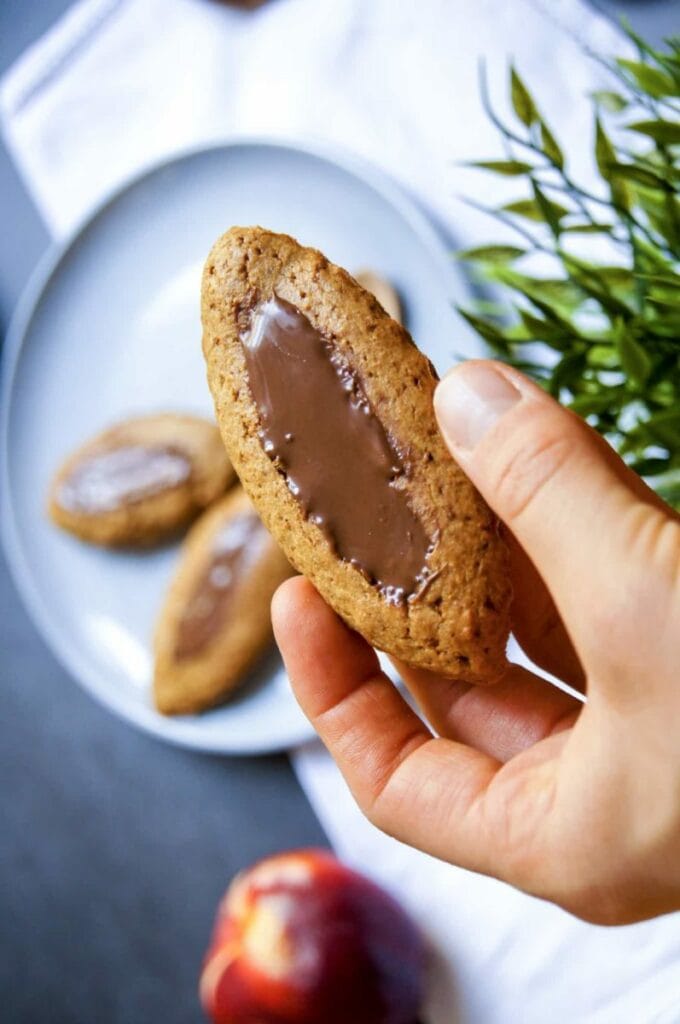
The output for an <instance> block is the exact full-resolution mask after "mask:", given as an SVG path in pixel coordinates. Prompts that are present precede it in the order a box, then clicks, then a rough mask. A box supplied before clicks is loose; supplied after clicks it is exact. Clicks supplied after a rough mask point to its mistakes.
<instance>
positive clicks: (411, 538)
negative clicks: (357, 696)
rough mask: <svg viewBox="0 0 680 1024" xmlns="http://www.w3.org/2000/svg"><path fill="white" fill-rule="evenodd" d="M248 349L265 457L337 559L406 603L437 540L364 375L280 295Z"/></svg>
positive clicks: (245, 337) (261, 317) (253, 325)
mask: <svg viewBox="0 0 680 1024" xmlns="http://www.w3.org/2000/svg"><path fill="white" fill-rule="evenodd" d="M241 341H242V342H243V347H244V352H245V357H246V365H247V369H248V378H249V382H250V390H251V393H252V395H253V399H254V401H255V404H256V406H257V408H258V411H259V414H260V423H261V430H260V438H261V440H262V444H263V447H264V450H265V452H266V453H267V455H268V456H269V457H270V459H272V461H273V462H274V463H275V464H276V466H277V468H278V469H279V470H280V471H281V472H282V473H283V474H284V475H285V479H286V482H287V484H288V488H289V489H290V491H291V493H292V494H293V495H295V497H296V499H297V500H298V502H299V503H300V505H301V507H302V509H303V510H304V513H305V516H306V517H307V519H309V520H310V521H311V522H313V523H315V524H316V525H317V526H318V527H319V528H320V529H321V530H322V532H323V533H324V535H325V536H326V538H327V540H328V542H329V543H330V545H331V548H332V550H333V551H334V552H335V553H336V555H337V556H338V557H339V558H341V559H343V560H344V561H346V562H350V563H351V564H352V565H354V566H355V567H356V568H357V569H358V570H360V571H361V572H362V573H363V574H364V576H365V577H366V578H367V579H368V580H369V581H370V582H371V583H372V584H374V585H376V586H377V587H378V588H379V589H380V591H381V592H382V594H383V595H384V597H385V598H386V599H387V600H388V601H389V602H390V603H393V604H401V603H402V602H403V601H404V600H405V599H406V598H407V597H410V596H411V595H414V594H416V593H417V591H418V589H419V588H420V587H421V586H422V585H423V583H424V582H425V580H426V579H427V576H428V569H427V565H426V563H427V557H428V554H429V552H430V550H431V547H432V541H431V539H430V538H429V537H428V536H427V534H426V532H425V529H424V527H423V525H422V523H421V522H420V521H419V519H418V518H417V517H416V516H415V514H414V513H413V511H412V509H411V508H410V506H409V503H408V500H407V496H406V494H405V492H404V490H403V484H404V483H405V481H406V479H407V478H408V465H407V463H406V460H405V457H404V455H403V453H402V452H400V451H399V450H398V448H397V446H396V445H395V444H394V443H393V442H392V441H391V440H390V439H389V438H388V436H387V434H386V433H385V429H384V427H383V425H382V423H381V422H380V420H379V419H378V417H377V416H376V415H375V413H374V412H373V410H372V408H371V406H370V403H369V401H368V399H367V397H366V394H365V392H364V390H363V387H362V384H361V381H360V379H359V377H358V375H357V373H356V372H355V371H354V370H353V369H352V367H351V366H350V365H349V363H348V362H347V359H346V358H345V356H344V355H343V353H342V352H341V351H340V350H339V348H338V347H337V346H336V345H334V344H333V341H332V340H331V339H329V338H326V337H324V336H323V335H322V334H321V333H320V332H319V331H317V330H315V329H314V328H313V327H312V325H311V323H310V322H309V320H308V319H307V318H306V317H305V316H304V314H303V313H301V312H300V310H298V309H296V308H295V306H293V305H291V303H289V302H286V301H285V300H283V299H280V298H279V297H278V296H274V297H273V298H271V299H269V300H268V301H267V302H264V303H262V304H261V305H259V306H258V307H256V308H255V310H254V311H253V314H252V318H251V322H250V325H249V327H248V328H247V330H246V331H245V332H244V333H243V334H242V335H241Z"/></svg>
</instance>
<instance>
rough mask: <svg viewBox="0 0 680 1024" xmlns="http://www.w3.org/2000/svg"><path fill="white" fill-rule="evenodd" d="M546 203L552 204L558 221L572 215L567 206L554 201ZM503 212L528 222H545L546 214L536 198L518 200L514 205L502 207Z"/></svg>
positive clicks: (507, 204)
mask: <svg viewBox="0 0 680 1024" xmlns="http://www.w3.org/2000/svg"><path fill="white" fill-rule="evenodd" d="M544 198H545V196H544ZM545 201H546V203H549V204H550V207H551V210H552V216H553V217H554V218H555V219H556V220H557V221H560V220H561V219H562V217H566V216H567V215H568V214H569V213H571V210H568V209H567V208H566V206H560V204H559V203H555V202H553V201H552V199H546V200H545ZM501 210H504V211H505V212H506V213H514V214H515V215H516V216H517V217H525V218H526V219H527V220H535V221H545V212H544V210H543V208H542V207H541V206H539V204H538V202H537V201H536V199H535V198H534V199H518V200H517V201H516V202H514V203H506V205H505V206H501Z"/></svg>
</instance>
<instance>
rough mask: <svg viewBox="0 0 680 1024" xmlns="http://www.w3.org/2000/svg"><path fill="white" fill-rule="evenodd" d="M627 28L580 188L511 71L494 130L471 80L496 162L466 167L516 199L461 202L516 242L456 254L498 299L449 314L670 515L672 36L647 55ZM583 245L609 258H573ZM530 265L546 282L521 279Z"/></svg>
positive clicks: (676, 416) (679, 345) (528, 275)
mask: <svg viewBox="0 0 680 1024" xmlns="http://www.w3.org/2000/svg"><path fill="white" fill-rule="evenodd" d="M627 31H628V34H629V36H630V38H631V39H632V40H633V42H634V44H635V46H636V48H637V51H638V59H637V60H627V59H622V58H621V59H618V60H615V61H613V62H611V63H608V65H607V66H608V67H609V68H610V70H611V73H612V74H613V75H614V76H615V81H616V87H615V89H612V90H611V91H607V92H600V93H596V94H594V96H593V98H592V99H593V103H594V107H595V110H594V157H595V165H596V168H597V171H598V173H599V177H600V179H601V180H600V182H599V183H598V184H597V185H596V186H595V187H594V188H586V187H584V186H583V185H582V184H580V183H579V182H577V181H575V180H574V179H573V178H572V176H571V173H570V168H569V161H568V159H567V156H566V155H565V152H564V151H563V149H562V147H561V146H560V144H559V142H558V140H557V139H556V137H555V135H554V134H553V132H552V130H551V129H550V128H549V126H548V125H547V124H546V122H545V120H544V118H543V116H542V114H541V113H540V107H539V105H538V104H537V103H536V101H535V100H534V97H533V96H532V95H531V93H530V92H529V90H528V89H527V87H526V85H525V84H524V82H523V81H522V79H521V78H520V76H519V74H518V73H517V71H516V70H515V69H514V68H511V71H510V93H511V101H512V108H513V111H514V121H513V123H512V124H506V123H505V121H503V120H502V119H501V118H500V117H499V116H498V114H497V113H496V111H495V110H494V109H493V107H492V105H491V103H490V101H489V95H488V88H487V83H486V77H485V74H484V71H483V69H482V75H481V90H482V98H483V102H484V106H485V109H486V111H487V113H488V115H489V117H490V118H491V119H492V121H493V123H494V124H495V125H496V127H497V128H498V129H499V131H500V133H501V134H502V137H503V140H504V144H505V150H506V158H505V159H504V160H485V161H479V162H476V163H475V164H473V165H472V166H474V167H478V168H482V169H483V170H485V171H487V172H492V173H494V174H498V175H502V176H505V177H514V178H519V179H522V180H523V181H524V182H525V183H526V185H527V186H528V188H527V190H526V192H525V195H524V196H523V197H521V198H519V199H517V200H516V201H514V202H510V203H505V204H503V205H502V206H500V207H495V208H489V207H485V206H481V205H480V204H478V203H474V202H473V203H472V205H473V206H476V207H477V208H479V209H482V210H484V211H485V212H487V213H490V214H491V215H492V216H493V217H495V218H496V219H497V220H498V221H500V222H502V223H503V224H505V225H507V226H510V227H511V228H512V230H513V231H514V232H515V234H516V236H517V240H518V244H517V245H507V244H498V245H485V246H482V247H479V248H476V249H470V250H466V251H465V252H462V253H460V254H459V256H460V257H461V258H462V259H464V260H466V261H468V262H470V263H472V264H474V266H475V268H476V271H477V273H478V274H479V276H480V277H481V278H482V279H483V280H485V281H487V282H492V283H493V284H494V286H496V287H497V288H499V289H500V295H499V298H500V300H501V303H502V304H501V305H500V306H498V305H496V304H490V303H489V302H488V301H487V302H483V303H480V304H478V306H477V307H476V308H475V309H467V310H463V309H461V310H460V312H461V314H462V315H463V316H464V317H465V319H466V320H467V321H468V322H469V323H470V324H471V325H472V327H474V328H475V330H476V331H477V332H478V333H479V334H480V335H481V336H482V338H483V339H484V340H485V341H486V342H487V343H488V345H489V346H490V347H491V348H492V349H493V350H494V352H495V353H497V354H498V355H499V356H500V357H501V358H503V359H505V360H507V361H508V362H510V363H512V364H513V365H515V366H518V367H519V368H521V369H522V370H524V371H525V372H527V373H529V374H530V375H531V376H533V377H534V378H535V379H536V380H538V381H540V382H541V383H542V385H543V386H544V387H545V388H546V389H547V390H548V391H550V393H551V394H553V395H554V396H555V397H556V398H558V399H559V400H560V401H562V402H563V403H564V404H566V405H568V406H570V407H571V408H572V409H574V411H576V412H578V413H580V414H581V415H582V416H584V417H586V418H587V420H588V421H589V422H590V423H591V424H592V425H593V426H594V427H595V428H596V429H597V430H599V431H600V432H601V433H602V434H604V435H605V436H606V437H607V438H608V439H609V440H610V441H611V443H612V444H613V445H614V446H615V447H616V448H617V450H618V451H619V452H620V453H621V454H622V455H623V457H624V458H625V459H626V461H627V462H628V463H629V464H630V465H631V466H632V467H633V468H634V469H635V470H636V471H637V472H639V473H640V474H641V475H643V476H645V477H647V478H648V479H649V481H650V483H651V484H652V485H653V486H654V487H655V489H656V490H657V491H658V492H659V493H660V494H661V495H662V496H663V497H665V498H666V499H667V500H668V501H670V502H671V503H673V504H675V505H676V506H680V37H676V38H671V39H669V40H667V49H665V50H664V51H658V50H655V49H653V48H652V47H651V46H649V45H647V43H645V42H644V41H643V40H642V39H641V38H640V37H639V36H637V35H635V33H633V32H632V31H631V30H630V29H627ZM468 202H469V200H468ZM591 236H592V237H591ZM588 238H590V241H591V243H592V240H593V239H599V241H598V243H597V244H598V246H599V247H600V249H601V248H602V247H603V246H605V247H606V251H607V253H611V255H608V256H607V257H606V260H605V261H603V260H602V258H595V257H593V256H592V254H589V255H588V256H587V257H586V256H584V255H583V247H584V241H587V239H588ZM602 239H604V240H605V241H604V242H603V241H602ZM579 249H580V250H581V253H580V254H579ZM536 254H542V259H543V260H544V261H545V263H546V264H547V265H548V266H551V267H553V268H555V269H554V272H553V271H551V270H548V272H547V274H546V271H545V267H543V268H541V272H540V273H537V272H536V271H535V270H532V269H531V264H532V263H535V261H536Z"/></svg>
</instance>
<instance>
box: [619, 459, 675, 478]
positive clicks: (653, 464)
mask: <svg viewBox="0 0 680 1024" xmlns="http://www.w3.org/2000/svg"><path fill="white" fill-rule="evenodd" d="M629 466H630V468H631V469H634V470H635V472H636V473H639V474H640V476H656V475H657V473H666V472H668V470H669V469H670V459H668V458H666V459H662V458H647V459H636V460H635V461H634V462H630V463H629Z"/></svg>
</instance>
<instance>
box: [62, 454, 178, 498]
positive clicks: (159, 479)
mask: <svg viewBox="0 0 680 1024" xmlns="http://www.w3.org/2000/svg"><path fill="white" fill-rule="evenodd" d="M190 476H191V460H190V459H189V458H188V457H187V456H186V455H185V454H184V453H183V452H181V451H178V450H177V449H174V448H168V447H160V446H151V445H143V444H123V445H120V446H118V447H115V448H109V449H102V450H101V451H95V452H91V453H90V454H87V455H84V456H83V458H82V459H80V460H78V462H77V463H76V464H75V465H74V466H73V468H72V470H71V472H70V473H69V475H68V477H67V478H66V479H65V480H64V481H62V483H61V485H60V486H59V488H58V491H57V500H58V502H59V504H60V505H61V506H62V508H65V509H67V510H68V511H70V512H81V513H86V514H89V515H101V514H102V513H104V512H112V511H114V510H115V509H118V508H122V507H124V506H125V505H131V504H134V503H135V502H138V501H142V500H143V499H144V498H148V497H150V496H151V495H154V494H158V493H159V492H160V491H165V490H169V489H171V488H173V487H178V486H179V485H180V484H183V483H185V482H186V481H187V480H188V479H189V477H190Z"/></svg>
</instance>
